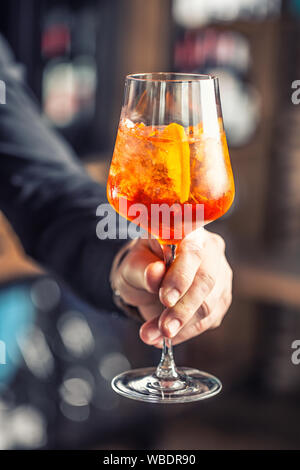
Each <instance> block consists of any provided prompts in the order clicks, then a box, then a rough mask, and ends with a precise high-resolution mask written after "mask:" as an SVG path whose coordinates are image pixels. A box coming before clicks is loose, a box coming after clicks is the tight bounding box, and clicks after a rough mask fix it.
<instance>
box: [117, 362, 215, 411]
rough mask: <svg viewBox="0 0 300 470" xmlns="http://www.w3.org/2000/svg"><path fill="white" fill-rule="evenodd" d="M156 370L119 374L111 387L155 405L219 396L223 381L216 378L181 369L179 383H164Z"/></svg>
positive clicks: (125, 394) (172, 381)
mask: <svg viewBox="0 0 300 470" xmlns="http://www.w3.org/2000/svg"><path fill="white" fill-rule="evenodd" d="M155 372H156V368H155V367H147V368H143V369H134V370H130V371H128V372H123V373H122V374H120V375H117V376H116V377H115V378H114V379H113V380H112V383H111V385H112V388H113V390H114V391H115V392H117V393H119V394H120V395H123V396H124V397H127V398H131V399H133V400H138V401H147V402H152V403H188V402H192V401H198V400H204V399H205V398H210V397H212V396H213V395H216V394H217V393H219V392H220V391H221V389H222V384H221V382H220V381H219V380H218V379H217V378H216V377H214V376H213V375H210V374H207V373H206V372H202V371H199V370H197V369H190V368H188V367H179V368H178V369H177V372H178V373H179V377H178V378H177V379H176V380H161V379H158V378H157V377H156V376H155Z"/></svg>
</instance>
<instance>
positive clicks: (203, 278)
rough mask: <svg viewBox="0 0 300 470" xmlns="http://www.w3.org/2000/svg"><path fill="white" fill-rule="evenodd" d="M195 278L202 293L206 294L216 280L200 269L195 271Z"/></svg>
mask: <svg viewBox="0 0 300 470" xmlns="http://www.w3.org/2000/svg"><path fill="white" fill-rule="evenodd" d="M196 278H197V283H198V284H199V286H200V288H201V290H202V292H203V293H204V294H208V293H209V292H210V291H211V290H212V289H213V288H214V286H215V284H216V280H215V279H214V278H213V277H212V276H211V275H210V274H208V273H207V272H205V271H202V270H199V271H198V272H197V274H196Z"/></svg>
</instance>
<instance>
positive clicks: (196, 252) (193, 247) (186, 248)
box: [182, 240, 202, 259]
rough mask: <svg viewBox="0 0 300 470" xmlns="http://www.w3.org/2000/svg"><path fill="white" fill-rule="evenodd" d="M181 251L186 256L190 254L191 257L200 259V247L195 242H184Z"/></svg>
mask: <svg viewBox="0 0 300 470" xmlns="http://www.w3.org/2000/svg"><path fill="white" fill-rule="evenodd" d="M182 251H183V252H185V253H188V254H192V255H193V257H196V258H197V259H201V258H202V251H201V245H200V244H199V243H197V242H196V241H195V240H188V241H186V243H184V244H183V246H182Z"/></svg>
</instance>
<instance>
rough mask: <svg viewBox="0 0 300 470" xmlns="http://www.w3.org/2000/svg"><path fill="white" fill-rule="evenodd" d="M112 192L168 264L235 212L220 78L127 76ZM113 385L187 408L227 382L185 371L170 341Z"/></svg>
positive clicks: (121, 209)
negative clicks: (151, 363)
mask: <svg viewBox="0 0 300 470" xmlns="http://www.w3.org/2000/svg"><path fill="white" fill-rule="evenodd" d="M107 194H108V199H109V202H110V204H111V205H112V206H113V207H114V209H115V210H116V211H117V212H119V214H120V215H122V216H123V217H125V218H127V219H128V220H130V221H133V222H134V223H136V224H138V225H139V226H140V227H142V228H143V229H145V230H146V231H147V232H148V233H149V234H150V235H151V236H152V237H155V238H156V239H157V240H158V241H159V243H160V244H161V247H162V249H163V253H164V259H165V262H166V265H167V266H168V265H169V264H170V263H171V262H172V261H173V260H174V258H175V256H176V246H177V245H178V243H180V239H182V237H183V236H185V235H187V234H188V233H189V232H190V231H191V230H194V229H197V228H198V227H199V226H203V225H205V224H207V223H209V222H211V221H213V220H215V219H217V218H219V217H221V216H222V215H223V214H224V213H225V212H226V211H227V210H228V209H229V207H230V206H231V204H232V201H233V198H234V181H233V175H232V169H231V164H230V158H229V153H228V147H227V142H226V136H225V132H224V128H223V120H222V112H221V104H220V97H219V85H218V79H217V78H216V77H215V76H212V75H199V74H185V73H142V74H133V75H128V76H127V77H126V82H125V94H124V104H123V108H122V112H121V118H120V123H119V128H118V135H117V139H116V143H115V149H114V154H113V158H112V162H111V167H110V172H109V177H108V183H107ZM199 208H200V209H202V210H200V211H199ZM143 209H144V212H143ZM154 209H155V210H154ZM168 209H169V212H168ZM141 211H142V212H143V214H141ZM138 212H139V216H138V217H137V213H138ZM166 213H167V216H166V217H164V216H165V215H166ZM199 214H201V216H200V217H199ZM183 215H184V216H183ZM182 216H183V217H182ZM182 222H183V223H182ZM200 230H201V229H200ZM112 387H113V389H114V390H115V391H116V392H118V393H119V394H121V395H124V396H126V397H128V398H133V399H136V400H140V401H147V402H155V403H184V402H191V401H196V400H202V399H204V398H208V397H211V396H213V395H215V394H217V393H218V392H219V391H220V390H221V388H222V385H221V382H220V381H219V380H218V379H217V378H216V377H214V376H212V375H210V374H208V373H206V372H202V371H199V370H196V369H191V368H186V367H180V368H179V367H178V368H177V367H176V365H175V362H174V358H173V351H172V344H171V340H170V339H169V338H165V339H164V341H163V348H162V357H161V361H160V363H159V365H158V366H157V367H156V368H155V367H150V368H142V369H136V370H130V371H127V372H124V373H122V374H120V375H118V376H116V377H115V378H114V379H113V381H112Z"/></svg>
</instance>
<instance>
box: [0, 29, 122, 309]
mask: <svg viewBox="0 0 300 470" xmlns="http://www.w3.org/2000/svg"><path fill="white" fill-rule="evenodd" d="M22 75H23V74H22V69H21V68H20V66H18V65H17V64H16V63H15V62H14V60H13V58H12V56H11V54H10V51H9V49H8V48H7V47H6V44H5V42H4V41H2V38H0V80H2V81H3V82H4V83H5V87H6V103H5V104H0V210H2V211H3V212H4V214H5V215H6V217H7V218H8V220H9V221H10V223H11V224H12V226H13V228H14V230H15V231H16V233H17V235H18V236H19V238H20V240H21V242H22V244H23V246H24V249H25V251H26V253H27V254H28V255H29V256H30V257H32V258H34V259H35V260H37V261H38V262H39V263H40V264H42V265H43V266H44V267H46V268H47V269H48V270H51V271H53V272H55V273H56V274H57V275H59V276H60V277H62V278H63V279H64V280H65V281H66V282H67V283H68V284H69V285H70V286H71V287H72V288H73V289H74V290H75V291H76V292H77V293H78V294H79V295H80V296H81V297H82V298H84V299H85V300H87V301H88V302H90V303H92V304H93V305H94V306H96V307H101V308H107V309H114V310H115V309H116V307H115V306H114V304H113V301H112V293H111V289H110V285H109V272H110V268H111V264H112V261H113V258H114V256H115V254H116V253H117V251H118V250H119V248H120V246H121V245H122V243H124V242H121V241H118V240H99V239H98V238H97V237H96V225H97V222H98V221H99V217H96V208H97V206H98V205H99V204H101V203H103V202H107V201H106V191H105V188H104V187H102V186H101V185H99V184H97V183H96V182H94V181H93V180H92V179H91V178H90V177H89V176H88V174H87V173H86V172H85V170H84V168H83V166H82V165H81V164H80V162H79V160H78V159H77V158H76V156H75V155H74V153H73V151H72V150H71V148H70V147H69V146H68V145H67V144H66V142H64V141H63V140H62V139H61V138H60V137H59V136H58V135H56V134H55V133H54V132H53V131H52V130H51V129H50V128H49V127H48V126H47V124H46V123H45V122H44V120H43V118H42V117H41V115H40V113H39V109H38V106H37V105H36V103H35V100H34V97H33V96H32V95H31V92H30V90H29V89H28V88H27V86H26V84H25V81H24V80H23V76H22Z"/></svg>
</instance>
